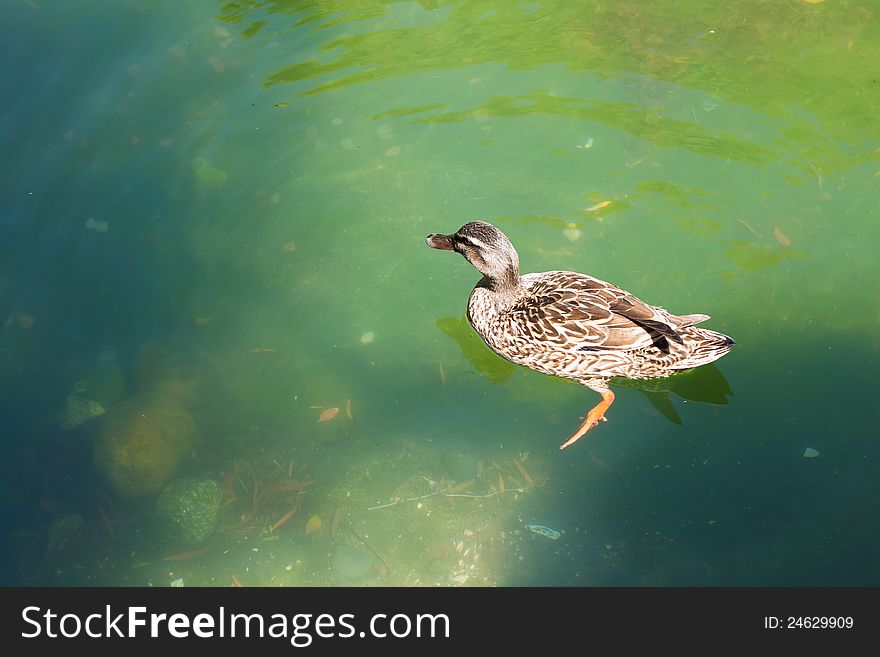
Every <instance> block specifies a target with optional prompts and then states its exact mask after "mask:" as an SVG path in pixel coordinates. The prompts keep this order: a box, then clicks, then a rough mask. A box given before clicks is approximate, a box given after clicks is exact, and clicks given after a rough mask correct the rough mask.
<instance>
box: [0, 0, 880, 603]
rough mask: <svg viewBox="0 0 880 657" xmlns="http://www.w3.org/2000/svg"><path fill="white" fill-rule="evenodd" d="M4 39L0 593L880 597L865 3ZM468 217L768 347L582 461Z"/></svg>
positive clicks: (876, 141) (169, 12) (147, 24)
mask: <svg viewBox="0 0 880 657" xmlns="http://www.w3.org/2000/svg"><path fill="white" fill-rule="evenodd" d="M0 15H2V18H3V20H2V22H0V25H2V27H0V47H2V52H3V53H4V55H5V56H4V59H6V60H7V61H14V62H15V63H16V65H15V66H14V67H4V69H3V70H2V71H0V85H2V89H3V91H4V94H3V96H4V98H5V99H6V102H5V104H4V107H3V109H2V110H0V140H2V143H3V147H4V156H5V158H4V159H5V161H6V166H5V168H4V175H3V176H2V177H0V199H2V200H0V203H2V212H0V324H2V326H0V390H2V397H0V399H2V417H3V424H4V429H5V430H4V431H3V435H4V436H5V439H4V442H3V450H4V452H3V456H4V458H3V464H4V468H3V475H4V476H3V477H2V505H3V507H2V508H3V521H4V557H5V558H4V560H3V562H4V564H5V567H4V571H3V575H4V583H6V584H18V585H21V584H24V585H125V586H143V585H147V584H150V585H155V586H170V585H184V586H203V585H223V586H232V585H243V586H251V585H263V586H274V585H290V586H303V585H355V586H373V585H384V586H402V585H421V586H432V585H441V586H460V585H465V586H470V585H500V586H505V585H580V586H593V585H612V586H614V585H648V586H682V585H874V586H876V585H877V584H878V583H880V564H878V561H877V557H876V554H877V549H876V548H877V545H878V541H880V534H878V529H877V526H876V523H874V522H873V521H872V518H873V517H874V509H875V507H876V503H877V502H878V495H880V489H878V487H877V484H876V481H877V475H878V466H877V459H878V458H880V451H878V448H877V445H876V440H875V439H874V437H875V436H876V435H877V434H878V430H880V423H878V406H877V404H876V402H875V401H874V400H876V398H877V397H878V392H880V390H878V386H877V383H876V377H875V376H874V375H873V370H874V369H875V367H876V360H877V354H878V349H880V340H878V333H877V330H876V325H877V322H878V320H880V294H878V285H877V281H878V280H880V262H878V259H877V257H876V252H875V249H874V245H875V244H876V243H877V240H878V238H880V229H878V226H880V221H878V219H880V214H878V211H877V201H876V199H877V191H878V185H880V131H878V124H877V121H876V118H877V116H878V115H880V80H878V79H877V75H878V73H877V71H876V67H875V66H873V64H874V63H875V62H876V61H878V58H880V39H878V36H877V34H876V32H875V31H871V29H870V28H871V27H872V26H874V25H875V24H876V20H877V10H876V7H874V6H873V3H870V2H851V3H832V2H827V3H819V4H813V3H809V2H803V1H792V2H786V3H778V2H771V1H770V0H750V1H748V2H739V3H727V4H725V3H721V4H718V3H709V4H707V3H701V2H680V3H664V2H639V3H598V2H592V3H587V4H584V3H566V2H561V1H558V0H548V1H547V2H522V3H505V2H492V1H486V2H464V1H444V0H425V1H420V2H393V1H389V0H386V1H385V2H378V1H376V0H369V1H368V0H358V1H354V2H352V1H347V2H332V1H316V0H299V1H295V0H286V1H285V0H275V1H272V0H263V1H261V0H251V1H248V2H218V3H214V4H211V3H193V4H189V3H186V5H185V6H184V3H173V2H144V1H143V0H132V1H130V2H118V3H108V2H103V1H99V0H90V1H89V2H83V3H77V4H76V7H75V8H74V7H73V5H71V6H68V5H66V4H64V3H33V2H10V3H7V4H6V5H5V6H4V8H3V9H2V10H0ZM62 26H63V30H62ZM59 34H63V36H58V35H59ZM475 218H480V219H483V220H486V221H490V222H492V223H494V224H496V225H498V226H499V227H500V228H501V229H502V230H504V231H505V233H506V234H507V235H508V236H509V237H510V239H511V241H512V242H513V244H514V245H515V246H516V247H517V249H518V251H519V256H520V262H521V265H522V271H523V273H526V272H533V271H545V270H553V269H568V270H574V271H580V272H584V273H588V274H590V275H593V276H595V277H597V278H600V279H603V280H608V281H612V282H614V283H616V284H618V285H620V286H622V287H624V288H625V289H627V290H629V291H630V292H632V293H633V294H635V295H637V296H639V297H640V298H642V299H644V300H645V301H647V302H648V303H651V304H655V305H660V306H663V307H665V308H668V309H669V310H670V311H671V312H673V313H680V314H686V313H706V314H709V315H711V316H712V319H711V320H710V321H709V322H707V326H708V327H710V328H712V329H715V330H718V331H722V332H724V333H727V334H729V335H731V336H733V337H734V338H735V339H736V340H737V343H738V344H737V346H736V347H735V348H734V350H733V351H732V352H731V353H730V354H729V355H728V356H726V357H724V358H723V359H722V360H720V361H718V362H717V363H715V364H714V365H713V366H710V367H705V368H701V369H700V370H697V371H693V372H690V373H687V374H684V375H680V376H677V377H673V378H671V379H662V380H652V381H642V382H633V381H628V380H617V381H615V382H614V383H615V390H616V391H617V401H616V402H615V404H614V406H613V407H612V409H611V410H610V411H609V413H608V419H609V421H608V422H607V423H604V424H602V425H601V426H599V427H598V428H596V429H595V430H593V431H592V432H590V434H588V436H587V437H586V438H584V439H582V440H581V441H580V442H579V443H577V444H576V445H574V446H572V447H571V448H569V449H566V450H564V451H562V452H560V451H559V449H558V445H559V444H560V443H561V442H562V441H563V440H564V439H565V438H566V437H567V436H568V435H570V434H571V432H572V431H573V430H574V429H575V428H576V427H577V425H578V424H579V423H580V419H579V417H582V416H584V415H585V414H586V412H587V410H588V409H589V408H590V407H592V406H593V405H594V404H595V403H596V402H597V401H598V397H597V395H596V394H595V393H593V392H592V391H590V390H588V389H586V388H584V387H582V386H577V385H571V384H569V385H563V383H564V382H563V381H562V380H559V379H554V378H552V377H547V376H545V375H542V374H538V373H536V372H532V371H527V370H524V369H522V368H518V367H515V366H513V365H511V364H509V363H508V362H506V361H504V360H502V359H501V358H499V357H498V356H496V355H495V354H493V353H492V352H490V351H489V350H488V349H487V348H486V347H485V346H484V345H483V343H482V342H481V340H480V339H479V338H478V337H477V336H476V334H475V333H474V332H473V330H472V329H471V328H470V326H469V325H468V323H467V320H466V318H465V306H466V302H467V298H468V295H469V293H470V290H471V289H472V287H473V285H474V284H475V283H476V281H477V279H478V277H479V275H478V274H477V273H476V272H475V271H474V270H473V269H472V268H471V267H470V266H469V265H468V264H467V263H466V262H464V261H463V260H462V259H461V258H460V257H458V256H455V255H450V254H446V253H440V252H437V251H433V250H431V249H429V248H427V247H426V246H425V243H424V238H425V235H427V234H428V233H432V232H440V233H452V232H454V231H455V230H457V229H458V228H459V227H460V226H461V225H462V224H464V223H465V222H467V221H469V220H471V219H475ZM806 450H813V451H816V452H818V455H813V454H812V452H808V451H806ZM805 454H810V455H811V456H810V457H809V458H804V456H805ZM169 484H171V485H169ZM184 516H185V517H187V518H191V517H195V518H196V521H193V523H194V524H188V523H189V522H190V521H187V520H182V518H183V517H184Z"/></svg>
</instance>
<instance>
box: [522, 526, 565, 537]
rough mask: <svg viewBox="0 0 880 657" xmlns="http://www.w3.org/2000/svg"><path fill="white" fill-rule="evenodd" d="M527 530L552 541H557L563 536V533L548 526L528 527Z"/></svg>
mask: <svg viewBox="0 0 880 657" xmlns="http://www.w3.org/2000/svg"><path fill="white" fill-rule="evenodd" d="M526 529H528V530H529V531H530V532H534V533H535V534H538V535H540V536H544V537H546V538H549V539H550V540H551V541H556V540H558V539H559V537H560V536H562V532H560V531H557V530H555V529H551V528H550V527H547V526H546V525H526Z"/></svg>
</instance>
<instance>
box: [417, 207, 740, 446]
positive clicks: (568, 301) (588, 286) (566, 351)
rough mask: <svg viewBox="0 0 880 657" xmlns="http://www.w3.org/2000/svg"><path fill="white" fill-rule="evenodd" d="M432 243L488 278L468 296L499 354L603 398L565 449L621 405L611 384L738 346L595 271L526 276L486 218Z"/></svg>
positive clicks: (482, 332)
mask: <svg viewBox="0 0 880 657" xmlns="http://www.w3.org/2000/svg"><path fill="white" fill-rule="evenodd" d="M425 241H426V243H427V245H428V246H430V247H431V248H433V249H437V250H440V251H452V252H456V253H460V254H461V255H462V256H464V258H465V260H467V261H468V262H469V263H470V264H471V265H473V266H474V268H476V270H477V271H478V272H480V274H482V278H481V279H480V280H479V281H478V282H477V284H476V286H475V287H474V289H473V291H472V292H471V294H470V298H469V299H468V303H467V319H468V322H469V323H470V325H471V327H473V329H474V331H476V333H477V334H478V335H479V336H480V337H481V338H482V339H483V342H485V343H486V345H487V346H488V347H489V348H490V349H491V350H492V351H494V352H495V353H496V354H498V355H499V356H501V357H503V358H505V359H507V360H508V361H510V362H511V363H514V364H516V365H521V366H523V367H527V368H529V369H532V370H536V371H538V372H542V373H544V374H549V375H553V376H557V377H562V378H566V379H571V380H573V381H577V382H578V383H581V384H583V385H585V386H586V387H588V388H590V389H591V390H594V391H596V392H598V393H599V395H600V396H601V400H600V401H599V403H598V404H596V406H594V407H593V408H592V409H590V411H589V412H588V413H587V415H586V417H585V418H584V421H583V422H582V423H581V425H580V426H579V427H578V429H577V430H576V431H575V432H574V433H573V434H572V435H571V437H569V438H568V439H567V440H566V441H565V442H563V443H562V445H560V447H559V448H560V449H565V448H566V447H569V446H571V445H573V444H574V443H575V442H576V441H578V440H579V439H580V438H581V437H583V436H584V435H585V434H586V433H587V432H588V431H589V430H590V429H592V428H594V427H595V426H597V425H598V424H599V422H604V421H605V420H606V417H605V413H606V412H607V411H608V409H609V408H610V407H611V405H612V404H613V403H614V393H613V392H612V391H611V388H610V387H609V381H610V380H611V379H612V378H614V377H619V378H625V379H653V378H664V377H668V376H671V375H673V374H677V373H679V372H684V371H686V370H690V369H693V368H696V367H700V366H701V365H706V364H708V363H711V362H713V361H715V360H718V359H719V358H721V357H722V356H724V355H725V354H726V353H728V352H729V351H730V349H731V347H732V346H733V345H734V344H735V342H734V340H733V338H731V337H729V336H727V335H724V334H723V333H719V332H717V331H713V330H710V329H707V328H701V327H699V326H697V325H698V324H701V323H703V322H705V321H706V320H708V319H710V317H709V315H704V314H701V313H695V314H690V315H673V314H672V313H670V312H669V311H668V310H666V309H665V308H662V307H660V306H652V305H650V304H648V303H645V302H644V301H642V300H641V299H639V298H638V297H636V296H635V295H633V294H632V293H630V292H627V291H626V290H624V289H623V288H620V287H618V286H617V285H614V284H612V283H608V282H606V281H603V280H600V279H598V278H594V277H592V276H588V275H586V274H581V273H578V272H573V271H545V272H537V273H531V274H525V275H523V276H521V275H520V269H519V254H518V253H517V251H516V249H515V248H514V246H513V244H512V243H511V242H510V240H509V239H508V237H507V235H505V234H504V233H503V232H501V230H499V229H498V228H497V227H495V226H494V225H492V224H490V223H488V222H486V221H479V220H477V221H471V222H469V223H466V224H465V225H464V226H462V227H461V228H459V229H458V231H457V232H455V233H453V234H450V235H444V234H441V233H431V234H430V235H428V236H427V237H426V238H425Z"/></svg>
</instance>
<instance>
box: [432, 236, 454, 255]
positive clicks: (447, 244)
mask: <svg viewBox="0 0 880 657" xmlns="http://www.w3.org/2000/svg"><path fill="white" fill-rule="evenodd" d="M425 242H426V243H427V244H428V246H430V247H431V248H432V249H440V250H441V251H455V247H454V246H452V235H441V234H440V233H431V234H430V235H428V236H427V237H426V238H425Z"/></svg>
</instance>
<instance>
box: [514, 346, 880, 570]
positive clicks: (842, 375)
mask: <svg viewBox="0 0 880 657" xmlns="http://www.w3.org/2000/svg"><path fill="white" fill-rule="evenodd" d="M851 338H852V336H848V335H839V336H828V338H827V339H828V340H830V341H831V342H832V343H833V344H834V345H835V346H834V349H833V352H829V351H828V349H827V348H826V346H825V345H826V344H827V343H826V342H825V341H823V340H819V341H818V342H817V341H816V336H810V337H809V338H805V337H804V336H802V335H798V336H792V338H791V340H789V341H786V342H784V343H778V342H776V343H772V344H771V343H766V344H764V345H763V346H759V347H757V348H754V349H749V348H748V346H747V345H738V347H737V348H736V349H734V351H733V352H731V354H729V355H728V356H727V357H726V362H725V361H722V362H721V364H720V368H721V369H727V370H728V371H730V372H735V373H736V379H737V389H738V391H739V394H738V395H737V397H736V401H735V403H734V404H733V405H731V406H730V407H728V408H727V409H719V412H711V411H710V412H708V413H704V412H701V411H700V410H699V409H698V408H697V407H692V406H689V407H688V409H687V412H688V419H687V421H686V422H685V427H686V428H687V430H686V431H685V432H682V431H680V430H672V431H670V430H669V429H665V430H664V428H663V427H662V426H660V425H658V424H657V423H656V422H653V423H652V425H651V426H650V427H649V426H648V425H647V424H646V421H643V422H640V423H639V425H640V426H639V427H638V429H637V433H636V434H633V431H634V430H636V428H635V427H633V426H632V422H631V421H630V419H629V418H624V417H620V415H619V414H618V416H617V417H613V418H611V419H610V420H609V422H608V423H607V424H606V425H603V427H601V429H600V430H597V431H595V432H594V434H593V435H591V436H588V439H589V440H588V442H587V443H586V444H583V445H580V452H578V453H575V454H566V456H567V457H568V459H569V460H567V462H566V463H564V464H563V463H560V464H559V468H558V472H557V476H558V477H559V482H558V485H557V486H554V487H553V493H555V494H556V495H558V496H559V499H561V500H564V501H565V502H564V503H563V504H564V506H565V507H566V508H565V509H563V510H561V511H560V513H559V518H558V522H559V523H560V524H562V525H563V526H567V527H568V528H569V529H571V528H576V531H574V532H572V531H569V532H568V534H567V535H566V537H565V539H564V540H565V541H567V542H568V544H567V545H565V546H564V547H562V546H548V545H546V544H544V543H542V542H541V541H540V540H537V541H534V545H533V546H532V551H531V552H530V553H529V557H530V558H531V559H532V560H533V561H534V563H535V564H538V563H540V564H542V565H541V566H540V567H538V566H537V565H536V566H535V568H534V569H532V570H531V572H525V571H524V572H523V573H522V574H521V576H520V577H518V578H515V579H514V581H512V582H511V583H517V584H524V585H538V584H548V583H550V584H555V585H560V586H567V585H571V584H575V585H581V584H587V583H589V584H590V585H609V586H670V585H673V586H681V585H684V586H743V585H746V586H758V585H770V586H833V585H836V586H841V585H844V586H877V585H878V584H880V559H878V554H880V530H878V527H877V524H876V523H875V522H874V521H873V517H874V513H873V511H872V509H873V508H874V507H875V506H876V504H877V503H878V500H880V484H878V483H877V482H878V474H880V467H878V463H880V448H878V446H877V443H876V441H874V440H873V439H871V438H870V437H871V436H873V435H876V433H877V431H878V430H880V409H878V407H877V405H876V404H874V403H870V404H863V403H858V402H856V401H855V400H854V399H852V398H851V396H850V395H851V391H861V392H858V393H856V394H857V395H862V394H864V393H868V394H867V398H871V399H876V397H877V395H876V393H877V392H878V391H877V384H876V382H875V381H873V380H872V379H871V377H870V376H869V372H870V371H871V366H872V365H873V364H874V363H875V362H876V361H877V354H876V352H871V353H864V352H863V351H861V350H860V349H859V344H858V342H857V341H854V340H852V339H851ZM740 347H743V348H742V349H741V348H740ZM758 350H760V351H762V352H763V353H761V354H760V357H759V358H757V359H755V356H756V355H757V354H756V351H758ZM803 354H811V358H810V359H809V361H805V360H804V359H803V357H802V356H803ZM816 372H822V373H823V374H822V376H816ZM869 391H873V392H874V394H873V395H872V394H870V392H869ZM814 395H815V396H816V397H817V398H824V402H823V404H822V405H814V406H805V405H804V403H803V400H804V399H811V398H814ZM666 427H669V425H666ZM582 442H583V441H582ZM576 447H577V446H576ZM807 448H810V449H812V450H815V452H817V453H818V454H816V453H811V452H809V451H807ZM567 451H568V450H567ZM594 454H595V455H597V456H598V458H599V459H601V463H602V464H607V467H602V468H596V467H593V466H594V465H595V463H594V462H591V461H592V460H593V458H594ZM560 543H561V541H560ZM572 573H575V574H576V576H575V577H574V581H572V579H571V575H572Z"/></svg>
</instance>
